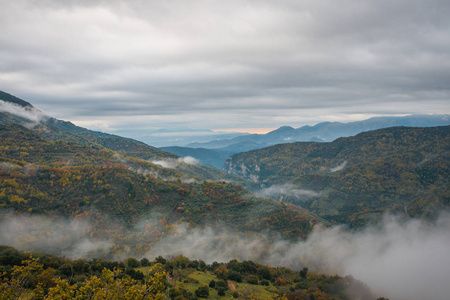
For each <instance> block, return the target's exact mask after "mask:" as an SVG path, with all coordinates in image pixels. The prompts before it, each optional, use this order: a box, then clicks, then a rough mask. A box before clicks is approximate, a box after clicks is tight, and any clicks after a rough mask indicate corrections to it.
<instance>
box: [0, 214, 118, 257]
mask: <svg viewBox="0 0 450 300" xmlns="http://www.w3.org/2000/svg"><path fill="white" fill-rule="evenodd" d="M0 229H1V230H0V244H2V245H9V246H13V247H15V248H17V249H20V250H24V251H40V252H47V253H52V254H57V255H63V256H67V257H70V258H83V257H92V256H93V255H95V253H100V252H103V253H104V252H108V251H109V250H110V249H111V247H112V246H113V244H112V242H111V241H108V240H101V239H95V238H90V237H89V233H90V229H91V224H90V222H89V221H88V220H75V219H72V220H69V219H65V218H59V217H53V218H51V217H45V216H25V215H15V214H13V213H12V212H1V213H0Z"/></svg>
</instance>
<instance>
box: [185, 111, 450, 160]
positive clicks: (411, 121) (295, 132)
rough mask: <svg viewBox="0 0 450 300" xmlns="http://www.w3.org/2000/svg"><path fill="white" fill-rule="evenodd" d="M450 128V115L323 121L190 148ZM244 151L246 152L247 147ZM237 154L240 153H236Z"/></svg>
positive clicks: (255, 146)
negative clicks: (394, 129) (395, 129)
mask: <svg viewBox="0 0 450 300" xmlns="http://www.w3.org/2000/svg"><path fill="white" fill-rule="evenodd" d="M447 125H450V115H410V116H405V117H376V118H371V119H367V120H363V121H356V122H349V123H340V122H323V123H319V124H317V125H315V126H308V125H307V126H303V127H300V128H297V129H294V128H292V127H290V126H283V127H280V128H278V129H276V130H274V131H271V132H269V133H266V134H250V135H245V136H239V137H235V138H232V139H222V140H214V141H211V142H208V143H191V144H189V145H187V147H191V148H200V147H201V148H207V149H217V148H225V147H230V146H232V145H236V144H241V145H242V144H244V143H247V145H248V147H247V149H246V150H245V151H249V150H254V149H260V148H264V147H267V146H272V145H276V144H282V143H292V142H302V141H304V142H308V141H314V142H331V141H333V140H335V139H337V138H340V137H347V136H352V135H355V134H358V133H360V132H364V131H371V130H376V129H381V128H387V127H394V126H408V127H433V126H447ZM240 150H242V151H244V149H243V148H241V149H240ZM235 153H236V152H235Z"/></svg>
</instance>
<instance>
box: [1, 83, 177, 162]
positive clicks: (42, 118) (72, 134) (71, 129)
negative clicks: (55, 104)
mask: <svg viewBox="0 0 450 300" xmlns="http://www.w3.org/2000/svg"><path fill="white" fill-rule="evenodd" d="M0 124H21V125H23V126H26V127H28V128H32V129H33V130H34V131H35V132H37V133H38V134H39V135H41V136H43V137H45V138H47V139H50V140H54V141H56V140H58V139H62V140H66V141H75V142H78V143H81V144H85V145H91V146H96V147H102V148H106V149H110V150H114V151H119V152H121V153H123V154H126V155H130V156H135V157H139V158H142V159H150V158H154V159H156V158H157V159H161V158H177V157H178V156H177V155H174V154H172V153H169V152H164V151H161V150H158V149H156V148H154V147H151V146H148V145H146V144H144V143H142V142H139V141H136V140H133V139H129V138H123V137H120V136H117V135H112V134H107V133H103V132H98V131H92V130H89V129H86V128H82V127H79V126H76V125H74V124H72V123H71V122H67V121H62V120H58V119H55V118H53V117H50V116H47V115H45V114H44V113H43V112H41V111H40V110H38V109H37V108H35V107H34V106H33V105H31V104H30V103H28V102H26V101H24V100H22V99H19V98H17V97H15V96H12V95H10V94H8V93H5V92H3V91H0Z"/></svg>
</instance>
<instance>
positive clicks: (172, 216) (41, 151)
mask: <svg viewBox="0 0 450 300" xmlns="http://www.w3.org/2000/svg"><path fill="white" fill-rule="evenodd" d="M0 140H1V141H2V143H1V146H0V182H1V183H0V207H1V209H2V219H3V221H4V220H6V219H11V218H12V219H14V218H13V217H12V216H11V215H10V213H11V211H13V212H14V215H21V216H31V217H32V216H45V217H48V218H50V221H51V220H65V221H64V222H61V223H58V224H64V223H65V224H67V223H70V222H72V221H73V220H76V222H81V223H80V224H85V225H83V226H84V227H83V229H82V230H81V232H77V233H76V235H77V236H78V235H80V236H81V237H83V238H87V239H91V240H103V241H104V240H108V241H109V242H110V243H112V246H110V247H109V246H108V247H105V251H103V252H96V254H97V255H101V256H104V257H112V256H115V255H121V254H125V253H140V254H143V253H145V252H147V251H149V249H150V248H151V246H152V245H153V244H154V243H155V242H156V241H158V239H159V238H160V237H162V236H164V235H165V234H168V233H170V232H172V231H173V230H174V229H175V228H176V227H178V226H184V225H183V224H188V226H189V227H192V228H196V227H202V226H210V227H213V228H214V227H222V226H226V227H227V228H229V229H230V230H233V231H235V232H236V233H242V234H244V233H245V232H248V233H254V234H257V233H258V234H259V233H265V234H267V235H268V236H270V235H272V234H273V235H274V236H279V235H282V236H283V237H285V238H293V239H298V238H302V237H306V235H307V234H308V233H309V232H310V230H311V223H310V221H312V220H313V219H311V217H310V216H309V215H307V214H306V213H304V212H302V211H300V210H293V209H290V208H288V207H287V206H285V205H280V204H279V203H276V202H274V201H272V200H270V199H265V198H261V197H257V196H255V195H252V194H250V193H248V192H247V191H246V190H245V189H244V188H242V187H241V186H237V185H233V184H232V183H228V182H221V181H219V182H213V181H203V179H202V178H203V177H202V174H200V175H197V176H195V175H191V176H189V175H188V174H187V173H184V172H180V171H178V170H176V169H174V168H164V167H162V166H160V165H159V164H155V163H151V162H148V161H145V160H140V159H136V158H133V157H129V156H125V155H121V154H118V153H117V152H114V151H112V150H108V149H98V148H96V147H91V146H87V145H82V144H78V143H76V142H72V141H69V142H68V141H63V140H58V141H51V140H47V139H45V138H43V137H41V136H40V135H38V134H37V133H36V132H35V131H33V130H30V129H27V128H25V127H22V126H21V125H15V124H9V125H0ZM46 222H47V223H48V222H49V221H46ZM51 222H53V221H51ZM268 222H270V223H271V226H270V227H268V226H267V224H268ZM34 223H36V222H34V221H33V220H32V219H31V220H26V219H25V221H24V224H22V225H20V226H19V227H25V228H29V227H30V226H31V228H29V229H28V230H25V231H23V232H19V233H15V234H13V235H12V236H10V237H9V240H8V241H9V242H10V243H11V244H14V245H16V244H19V245H20V246H21V248H22V249H34V250H41V251H42V250H46V249H47V248H46V247H48V245H47V244H48V243H46V242H45V241H46V236H47V234H48V230H49V227H48V225H46V226H41V225H37V224H34ZM37 223H39V222H37ZM44 223H45V222H44ZM47 223H46V224H47ZM2 226H6V225H5V224H3V225H2ZM58 226H59V227H61V228H60V229H61V232H60V233H59V235H61V240H60V241H59V242H57V243H55V244H56V246H55V247H54V248H53V249H52V251H54V252H56V253H67V251H69V250H70V249H71V247H75V246H76V243H77V242H79V241H80V238H76V239H74V238H73V237H71V236H70V235H71V232H70V229H66V228H65V225H57V226H56V227H58ZM30 230H31V232H32V234H31V233H30ZM68 230H69V231H68ZM65 235H67V236H66V237H65ZM38 237H43V240H42V241H43V242H42V243H38V242H37V240H36V238H38ZM96 251H100V250H96ZM85 254H86V255H89V254H88V253H85Z"/></svg>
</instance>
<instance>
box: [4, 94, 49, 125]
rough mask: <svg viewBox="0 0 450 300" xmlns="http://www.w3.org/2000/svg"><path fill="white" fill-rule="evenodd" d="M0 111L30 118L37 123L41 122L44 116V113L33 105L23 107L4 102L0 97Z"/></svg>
mask: <svg viewBox="0 0 450 300" xmlns="http://www.w3.org/2000/svg"><path fill="white" fill-rule="evenodd" d="M0 112H6V113H10V114H12V115H15V116H19V117H21V118H25V119H27V120H30V121H32V122H34V123H39V122H41V120H42V119H44V118H46V115H45V114H43V113H42V112H41V111H40V110H38V109H36V108H34V107H31V108H30V107H27V108H24V107H22V106H20V105H17V104H13V103H9V102H5V101H3V100H1V99H0Z"/></svg>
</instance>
